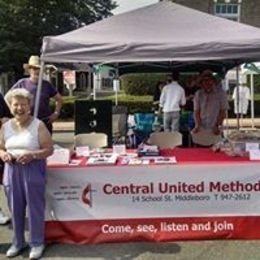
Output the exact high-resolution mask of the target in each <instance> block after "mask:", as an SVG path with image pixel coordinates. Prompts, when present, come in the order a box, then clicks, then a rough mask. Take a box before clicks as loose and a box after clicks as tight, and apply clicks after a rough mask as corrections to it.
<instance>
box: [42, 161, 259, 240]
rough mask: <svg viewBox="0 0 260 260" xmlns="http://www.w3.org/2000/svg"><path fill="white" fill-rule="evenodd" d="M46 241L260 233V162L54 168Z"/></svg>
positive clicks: (50, 173) (50, 177)
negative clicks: (259, 164)
mask: <svg viewBox="0 0 260 260" xmlns="http://www.w3.org/2000/svg"><path fill="white" fill-rule="evenodd" d="M46 203H47V205H46V239H47V242H65V243H102V242H118V241H138V240H147V241H174V240H190V239H217V238H218V239H220V238H234V239H258V238H260V169H259V166H258V164H254V163H247V164H230V165H229V164H216V165H214V164H210V165H207V164H204V165H163V166H131V167H130V166H115V167H111V166H110V167H105V166H103V167H85V168H84V167H81V168H69V167H64V168H55V169H54V168H53V169H51V168H50V169H48V184H47V192H46Z"/></svg>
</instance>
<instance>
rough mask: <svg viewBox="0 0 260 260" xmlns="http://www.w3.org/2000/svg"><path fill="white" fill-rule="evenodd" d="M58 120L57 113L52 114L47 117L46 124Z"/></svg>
mask: <svg viewBox="0 0 260 260" xmlns="http://www.w3.org/2000/svg"><path fill="white" fill-rule="evenodd" d="M58 118H59V113H56V112H54V113H53V114H51V115H50V116H49V120H48V123H53V122H54V121H56V120H57V119H58Z"/></svg>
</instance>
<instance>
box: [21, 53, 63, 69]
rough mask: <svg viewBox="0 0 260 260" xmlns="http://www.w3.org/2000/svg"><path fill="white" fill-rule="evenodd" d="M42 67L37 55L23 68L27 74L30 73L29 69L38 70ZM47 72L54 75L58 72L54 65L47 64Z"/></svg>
mask: <svg viewBox="0 0 260 260" xmlns="http://www.w3.org/2000/svg"><path fill="white" fill-rule="evenodd" d="M40 67H41V61H40V57H39V56H37V55H32V56H31V57H30V58H29V61H28V63H26V64H23V68H24V70H25V71H26V72H28V71H29V69H31V68H37V69H40ZM45 70H46V71H47V72H50V73H53V72H55V71H57V70H58V69H57V67H56V66H54V65H52V64H46V65H45Z"/></svg>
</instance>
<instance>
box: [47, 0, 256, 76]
mask: <svg viewBox="0 0 260 260" xmlns="http://www.w3.org/2000/svg"><path fill="white" fill-rule="evenodd" d="M42 59H43V60H44V61H46V62H72V63H78V62H79V63H81V62H82V63H89V64H97V63H101V64H107V63H112V64H124V68H126V65H131V63H139V67H140V68H141V67H142V68H143V69H144V70H145V68H149V66H150V65H149V64H151V63H154V64H157V65H158V64H159V65H160V66H161V68H162V67H163V66H164V69H165V70H169V69H170V68H173V67H174V66H178V65H179V67H180V68H181V67H182V68H183V67H185V66H187V65H188V66H192V65H194V64H196V66H197V67H198V68H204V67H206V68H208V66H209V64H207V62H205V61H209V62H210V64H211V65H212V68H215V70H217V69H220V68H221V67H223V66H225V67H226V68H231V67H233V66H235V65H237V64H241V63H245V62H252V61H258V60H260V29H258V28H255V27H252V26H248V25H244V24H240V23H237V22H233V21H229V20H227V19H223V18H219V17H216V16H213V15H209V14H206V13H202V12H199V11H197V10H193V9H190V8H187V7H184V6H181V5H178V4H175V3H172V2H170V1H163V2H159V3H157V4H153V5H150V6H147V7H143V8H140V9H137V10H134V11H130V12H127V13H123V14H120V15H116V16H112V17H110V18H107V19H104V20H102V21H99V22H95V23H93V24H90V25H87V26H84V27H82V28H80V29H77V30H74V31H71V32H68V33H65V34H62V35H59V36H48V37H44V39H43V46H42ZM145 64H146V65H145ZM147 64H148V65H147ZM157 65H156V66H152V67H153V68H156V67H158V68H159V67H160V66H157ZM173 65H174V66H173ZM119 68H120V67H119ZM128 68H131V66H128ZM125 71H126V70H125ZM129 71H130V72H131V69H128V72H129Z"/></svg>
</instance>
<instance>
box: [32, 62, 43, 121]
mask: <svg viewBox="0 0 260 260" xmlns="http://www.w3.org/2000/svg"><path fill="white" fill-rule="evenodd" d="M43 72H44V61H41V68H40V75H39V81H38V86H37V92H36V98H35V104H34V113H33V116H34V117H38V112H39V106H40V98H41V92H42V79H43Z"/></svg>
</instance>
